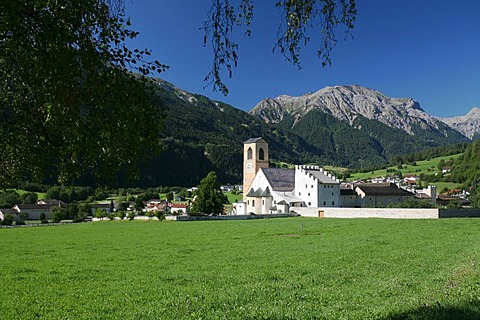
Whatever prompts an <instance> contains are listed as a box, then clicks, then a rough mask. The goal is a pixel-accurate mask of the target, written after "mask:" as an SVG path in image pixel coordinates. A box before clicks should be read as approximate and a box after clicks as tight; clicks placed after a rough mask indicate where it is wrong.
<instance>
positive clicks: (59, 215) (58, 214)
mask: <svg viewBox="0 0 480 320" xmlns="http://www.w3.org/2000/svg"><path fill="white" fill-rule="evenodd" d="M51 210H52V212H51V214H50V218H51V219H52V221H53V222H60V221H62V220H63V219H65V210H63V209H62V208H61V207H52V209H51Z"/></svg>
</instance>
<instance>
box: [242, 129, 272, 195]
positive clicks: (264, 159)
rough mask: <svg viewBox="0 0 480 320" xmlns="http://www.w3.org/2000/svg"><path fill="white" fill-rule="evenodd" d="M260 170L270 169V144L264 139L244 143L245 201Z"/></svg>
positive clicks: (249, 140)
mask: <svg viewBox="0 0 480 320" xmlns="http://www.w3.org/2000/svg"><path fill="white" fill-rule="evenodd" d="M260 168H268V143H267V142H266V141H265V140H264V139H263V138H251V139H248V140H247V141H245V142H244V143H243V200H245V196H246V195H247V194H248V191H250V190H249V189H250V185H251V184H252V181H253V179H254V178H255V175H256V174H257V171H258V170H259V169H260Z"/></svg>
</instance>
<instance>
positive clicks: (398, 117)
mask: <svg viewBox="0 0 480 320" xmlns="http://www.w3.org/2000/svg"><path fill="white" fill-rule="evenodd" d="M312 109H319V110H320V111H322V112H325V113H327V114H330V115H332V116H334V117H335V118H337V119H339V120H341V121H344V122H346V123H349V124H350V125H351V124H352V123H353V121H354V120H355V118H356V117H357V116H358V115H361V116H363V117H365V118H368V119H373V120H377V121H380V122H382V123H384V124H386V125H387V126H389V127H392V128H398V129H402V130H404V131H405V132H407V133H408V134H411V135H413V134H414V131H415V129H417V130H418V129H423V130H430V129H432V130H435V131H442V132H443V134H445V135H447V134H448V132H447V131H448V130H447V131H445V127H446V126H445V125H444V123H442V122H441V121H440V120H438V119H437V118H435V117H433V116H431V115H429V114H427V113H426V112H425V111H423V109H422V108H420V104H419V103H418V102H417V101H415V100H413V99H411V98H390V97H387V96H385V95H384V94H383V93H381V92H379V91H376V90H372V89H368V88H365V87H362V86H358V85H350V86H335V87H325V88H323V89H321V90H319V91H317V92H314V93H307V94H305V95H303V96H300V97H291V96H287V95H281V96H278V97H277V98H275V99H270V98H269V99H264V100H262V101H260V102H259V103H258V104H257V105H256V106H255V107H254V108H253V109H252V110H250V111H249V113H250V114H253V115H256V116H257V117H259V118H261V119H263V120H264V121H265V122H273V123H276V122H280V121H281V120H282V119H283V118H284V117H285V116H287V115H291V116H293V117H294V118H295V119H296V120H299V119H300V118H301V117H303V116H304V115H305V114H307V113H308V112H309V111H310V110H312Z"/></svg>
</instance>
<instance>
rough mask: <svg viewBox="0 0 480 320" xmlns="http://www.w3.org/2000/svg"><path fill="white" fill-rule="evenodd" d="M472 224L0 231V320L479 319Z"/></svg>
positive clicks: (164, 225)
mask: <svg viewBox="0 0 480 320" xmlns="http://www.w3.org/2000/svg"><path fill="white" fill-rule="evenodd" d="M479 234H480V219H442V220H387V219H385V220H381V219H344V220H342V219H314V218H312V219H309V218H288V219H264V220H248V221H199V222H166V221H163V222H159V221H145V222H139V221H104V222H94V223H83V224H74V225H63V226H48V227H25V228H11V229H0V243H1V246H2V250H1V251H2V253H1V268H0V319H36V318H41V319H479V318H480V264H479V263H480V237H479Z"/></svg>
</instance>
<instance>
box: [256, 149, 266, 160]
mask: <svg viewBox="0 0 480 320" xmlns="http://www.w3.org/2000/svg"><path fill="white" fill-rule="evenodd" d="M258 159H259V160H265V152H264V151H263V148H260V150H258Z"/></svg>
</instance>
